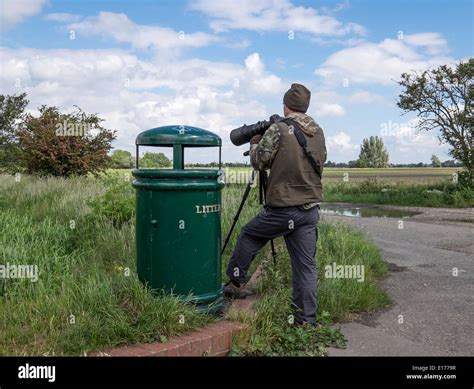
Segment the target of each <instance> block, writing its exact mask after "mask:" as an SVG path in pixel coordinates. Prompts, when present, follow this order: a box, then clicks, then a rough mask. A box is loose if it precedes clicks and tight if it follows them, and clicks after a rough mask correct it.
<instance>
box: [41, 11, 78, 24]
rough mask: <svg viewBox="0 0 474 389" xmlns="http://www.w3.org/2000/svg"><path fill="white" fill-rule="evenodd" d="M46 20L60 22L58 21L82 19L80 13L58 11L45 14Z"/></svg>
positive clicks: (65, 21)
mask: <svg viewBox="0 0 474 389" xmlns="http://www.w3.org/2000/svg"><path fill="white" fill-rule="evenodd" d="M43 19H44V20H48V21H50V22H58V23H72V22H77V21H78V20H79V19H81V16H80V15H75V14H70V13H64V12H57V13H49V14H47V15H45V16H44V18H43Z"/></svg>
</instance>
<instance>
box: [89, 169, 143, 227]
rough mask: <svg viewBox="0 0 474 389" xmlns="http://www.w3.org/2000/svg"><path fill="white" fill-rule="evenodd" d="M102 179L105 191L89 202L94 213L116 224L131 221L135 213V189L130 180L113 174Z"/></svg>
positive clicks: (119, 224)
mask: <svg viewBox="0 0 474 389" xmlns="http://www.w3.org/2000/svg"><path fill="white" fill-rule="evenodd" d="M102 180H103V182H104V183H105V186H106V190H105V192H104V193H103V194H102V195H101V196H98V197H97V198H95V199H94V200H91V201H89V203H88V204H89V206H90V207H91V208H92V211H93V214H94V215H95V216H99V217H103V218H105V219H106V220H110V221H111V222H112V223H113V224H114V225H115V226H121V225H122V224H124V223H128V222H130V221H131V220H132V218H133V217H134V215H135V197H134V195H135V190H134V188H133V187H132V185H131V183H130V181H129V180H125V179H122V178H119V177H118V176H113V175H105V176H103V177H102Z"/></svg>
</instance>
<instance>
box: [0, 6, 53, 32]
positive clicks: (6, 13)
mask: <svg viewBox="0 0 474 389" xmlns="http://www.w3.org/2000/svg"><path fill="white" fill-rule="evenodd" d="M46 4H47V0H0V11H1V12H0V15H1V16H0V25H1V26H2V29H3V28H5V29H9V28H12V27H13V26H15V25H16V24H18V23H21V22H22V21H23V20H25V19H26V18H28V17H30V16H33V15H36V14H37V13H39V12H40V11H41V9H42V8H43V7H44V6H45V5H46Z"/></svg>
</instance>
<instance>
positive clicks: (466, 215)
mask: <svg viewBox="0 0 474 389" xmlns="http://www.w3.org/2000/svg"><path fill="white" fill-rule="evenodd" d="M392 208H395V207H392ZM403 209H410V210H419V211H422V214H421V215H417V216H413V217H410V218H405V219H402V220H403V229H399V228H398V227H399V220H398V219H391V218H350V217H341V216H328V215H325V216H323V219H326V220H329V221H342V222H344V223H349V224H352V225H354V226H357V227H358V228H359V229H361V230H363V231H364V232H365V233H366V234H367V235H368V236H369V237H370V238H371V239H372V241H373V242H374V243H375V244H377V245H378V246H379V247H380V248H381V249H382V252H383V254H384V259H385V261H386V262H387V263H388V266H389V272H388V275H387V277H386V278H384V279H383V280H381V286H382V287H383V289H385V290H386V291H387V293H388V294H389V296H390V297H391V299H392V300H393V304H392V305H391V306H390V307H389V308H384V309H382V310H379V311H376V312H375V313H370V314H361V315H357V316H356V317H355V318H354V319H353V321H352V322H348V323H342V325H341V327H342V332H343V333H344V334H345V336H346V338H347V339H348V344H347V349H344V350H342V349H335V348H330V349H329V350H328V355H329V356H358V355H360V356H362V355H372V356H392V355H394V356H403V355H441V356H442V355H446V356H448V355H471V356H472V355H474V224H473V223H474V209H473V208H470V209H464V210H450V209H433V208H432V209H426V208H403ZM455 268H457V269H458V275H457V276H454V275H453V271H455ZM399 315H403V323H400V322H399V321H400V320H399V319H400V318H401V316H399Z"/></svg>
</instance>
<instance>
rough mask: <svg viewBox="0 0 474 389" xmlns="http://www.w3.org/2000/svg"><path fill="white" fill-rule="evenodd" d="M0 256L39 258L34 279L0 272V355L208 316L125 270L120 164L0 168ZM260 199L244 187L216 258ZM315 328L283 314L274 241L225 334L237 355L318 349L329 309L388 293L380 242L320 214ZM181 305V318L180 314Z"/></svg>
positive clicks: (85, 343)
mask: <svg viewBox="0 0 474 389" xmlns="http://www.w3.org/2000/svg"><path fill="white" fill-rule="evenodd" d="M0 177H1V181H0V199H1V203H0V209H1V211H2V212H1V213H0V237H1V238H0V244H1V247H2V251H1V259H0V263H2V264H6V263H10V264H22V265H25V264H29V265H37V266H38V267H39V271H40V276H39V280H38V282H34V283H33V282H31V281H30V280H27V279H3V280H1V282H0V312H1V314H0V316H1V320H0V355H43V354H46V355H79V354H84V353H92V352H97V351H99V350H105V349H107V348H109V347H113V346H118V345H125V344H130V343H138V342H151V341H156V340H162V341H164V340H166V339H167V338H168V337H170V336H174V335H177V334H180V333H183V332H185V331H189V330H191V329H193V328H196V327H199V326H202V325H204V324H206V323H208V322H211V321H213V320H215V318H214V317H211V316H207V315H204V314H199V313H197V312H196V311H195V310H194V309H193V308H192V307H190V306H187V305H185V304H183V303H182V302H181V301H180V300H179V299H178V298H176V297H175V296H159V297H154V296H153V295H152V294H151V293H150V292H149V291H148V290H147V289H146V288H144V287H143V286H142V285H141V283H140V282H139V280H138V278H137V276H136V273H135V266H136V265H135V250H134V245H135V239H134V220H133V214H134V195H133V189H132V188H131V182H130V176H129V171H123V170H122V171H110V172H109V173H108V174H107V175H102V176H100V177H98V178H94V177H76V178H68V179H64V178H35V177H28V176H21V179H20V181H19V182H17V181H15V177H13V176H0ZM242 190H243V187H242V186H238V185H230V186H228V187H226V188H225V190H224V193H223V196H224V199H223V204H224V210H223V212H224V213H223V231H224V232H226V231H227V230H228V228H229V227H230V223H231V221H232V217H233V216H234V213H235V211H236V208H237V206H238V204H239V202H240V199H241V195H242ZM259 209H260V205H259V204H258V200H257V190H253V191H252V194H251V197H250V199H249V202H248V203H247V204H246V206H245V208H244V211H243V213H242V217H241V218H240V220H239V226H238V227H237V229H236V231H235V234H234V235H233V237H232V241H231V243H230V245H229V249H228V250H227V252H226V253H225V255H224V264H223V268H225V265H226V262H227V260H228V258H229V255H230V253H231V250H232V248H233V247H234V245H235V240H236V238H237V235H238V231H239V229H240V228H239V227H240V226H242V225H243V223H245V222H246V221H248V220H249V219H250V218H251V217H253V216H254V215H255V213H256V212H258V211H259ZM320 237H321V238H320V240H319V243H318V247H319V254H318V267H319V271H320V273H319V274H320V286H319V299H320V305H319V315H320V326H319V327H318V328H301V327H296V326H294V325H291V324H290V323H289V322H288V315H289V314H290V309H291V307H290V294H291V288H290V266H289V259H288V255H287V253H286V249H285V248H284V246H283V244H282V241H278V242H277V245H278V250H279V260H278V263H277V266H276V267H274V266H273V263H270V262H268V261H267V262H265V261H264V258H265V256H266V252H265V250H264V252H262V254H261V255H260V257H259V258H258V260H257V261H256V263H255V264H254V266H253V267H252V269H251V270H253V269H255V267H256V266H257V263H263V268H264V275H263V278H262V282H261V284H260V285H259V292H260V293H261V294H262V299H261V301H259V303H258V305H257V307H256V315H255V316H252V317H247V318H242V320H245V321H247V322H248V323H249V324H250V330H249V332H247V333H246V335H245V336H243V338H242V339H240V340H239V341H238V342H237V343H236V348H235V349H234V351H233V353H234V354H240V355H321V354H322V353H323V352H324V349H325V347H326V346H327V345H329V344H336V345H339V346H342V345H343V344H344V339H343V336H342V335H341V333H340V332H339V331H338V330H337V329H334V328H332V326H331V323H333V322H334V321H335V320H339V319H341V318H344V317H347V315H349V314H350V312H354V311H362V310H371V309H375V308H376V307H378V306H382V305H385V304H386V303H387V302H388V299H387V297H386V296H385V295H384V294H383V293H382V292H381V291H380V290H379V289H378V288H377V287H376V285H375V282H374V281H375V278H376V277H379V276H381V275H382V274H383V272H384V267H383V263H382V261H381V257H380V253H379V252H378V250H377V249H376V248H375V247H374V246H373V245H372V244H370V243H368V242H367V240H366V238H365V237H364V236H363V235H362V234H361V233H359V232H356V231H355V230H353V229H351V228H349V227H346V226H344V225H325V224H323V225H321V228H320ZM332 262H337V263H338V264H344V263H350V264H359V263H363V264H364V265H365V267H366V270H365V273H366V281H365V282H361V283H359V282H357V281H355V280H347V279H346V280H332V279H324V277H323V275H324V270H323V267H324V265H325V264H330V263H332ZM180 315H184V317H185V324H180V320H179V319H180Z"/></svg>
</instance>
